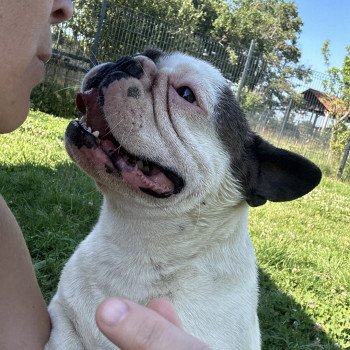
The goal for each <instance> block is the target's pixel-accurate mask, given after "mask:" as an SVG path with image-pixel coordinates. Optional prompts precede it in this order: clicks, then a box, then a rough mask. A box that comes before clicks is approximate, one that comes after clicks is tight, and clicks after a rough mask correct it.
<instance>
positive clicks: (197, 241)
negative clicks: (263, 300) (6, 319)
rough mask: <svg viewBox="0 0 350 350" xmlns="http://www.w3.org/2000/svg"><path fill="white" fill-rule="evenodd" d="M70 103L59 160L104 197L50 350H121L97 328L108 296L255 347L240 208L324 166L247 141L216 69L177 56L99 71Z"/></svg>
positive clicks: (249, 261)
mask: <svg viewBox="0 0 350 350" xmlns="http://www.w3.org/2000/svg"><path fill="white" fill-rule="evenodd" d="M77 106H78V109H79V110H80V111H81V112H82V113H83V116H82V118H81V119H80V120H78V121H77V120H76V121H72V122H70V124H69V125H68V127H67V130H66V134H65V145H66V149H67V151H68V154H69V155H70V157H71V158H72V160H73V161H74V162H75V163H76V164H77V165H78V166H79V167H80V168H81V169H83V171H85V172H86V173H87V174H88V175H89V176H91V177H92V178H93V179H94V180H95V182H96V185H97V187H98V188H99V190H100V191H101V192H102V193H103V197H104V199H103V204H102V208H101V211H100V216H99V219H98V222H97V223H96V225H95V227H94V228H93V230H92V232H91V233H90V234H89V235H88V236H87V237H86V239H85V240H84V241H83V242H82V243H80V245H79V246H78V248H77V249H76V251H75V253H74V254H73V255H72V257H71V258H70V259H69V261H68V262H67V264H66V265H65V267H64V269H63V272H62V275H61V278H60V282H59V285H58V290H57V293H56V294H55V296H54V297H53V299H52V301H51V303H50V305H49V312H50V315H51V319H52V326H53V328H52V333H51V336H50V339H49V342H48V343H47V345H46V348H45V349H46V350H56V349H64V350H80V349H81V350H82V349H86V350H92V349H93V350H96V349H103V350H112V349H116V346H114V345H113V344H112V343H111V342H110V341H109V340H108V339H107V338H105V337H104V336H103V335H102V333H101V332H100V331H99V330H98V328H97V326H96V324H95V311H96V308H97V306H98V304H99V303H101V302H102V301H103V300H104V299H105V298H107V297H110V296H121V297H126V298H129V299H131V300H133V301H135V302H137V303H140V304H147V302H148V301H149V300H150V299H152V298H154V297H166V298H168V299H169V300H170V301H171V302H172V303H173V304H174V305H175V308H176V310H177V312H178V314H179V316H180V319H181V320H182V322H183V327H184V329H185V330H186V331H187V332H188V333H190V334H192V335H193V336H195V337H197V338H199V339H201V340H202V341H204V342H205V343H206V344H208V345H209V346H210V347H211V348H212V349H214V350H215V349H216V350H238V349H239V350H257V349H260V348H261V345H260V331H259V321H258V317H257V305H258V274H257V266H256V259H255V254H254V249H253V246H252V243H251V240H250V237H249V234H248V229H247V223H248V208H249V206H252V207H255V206H259V205H262V204H264V203H266V201H268V200H269V201H275V202H279V201H289V200H293V199H295V198H298V197H300V196H303V195H305V194H306V193H308V192H309V191H311V190H312V189H313V188H314V187H315V186H317V184H318V183H319V181H320V179H321V172H320V170H319V168H318V167H317V166H316V165H315V164H313V163H312V162H310V161H309V160H307V159H305V158H303V157H301V156H299V155H296V154H294V153H291V152H289V151H286V150H283V149H279V148H276V147H274V146H273V145H271V144H269V143H268V142H267V141H265V140H264V139H262V138H261V137H260V136H258V135H256V134H255V133H254V132H252V130H251V129H250V127H249V125H248V122H247V120H246V118H245V115H244V113H243V111H242V109H241V108H240V107H239V105H238V103H237V102H236V100H235V98H234V96H233V94H232V91H231V90H230V88H229V86H228V84H227V81H226V80H225V78H224V77H223V75H222V74H221V73H220V72H219V70H218V69H216V68H215V67H213V66H212V65H210V64H209V63H206V62H204V61H202V60H199V59H197V58H194V57H191V56H188V55H185V54H183V53H179V52H173V53H165V52H162V51H159V50H155V49H149V50H146V51H145V52H144V53H143V54H138V55H135V56H132V57H123V58H121V59H120V60H118V61H116V62H110V63H105V64H101V65H98V66H96V67H94V68H93V69H92V70H91V71H90V72H89V73H88V74H87V75H86V77H85V78H84V80H83V83H82V87H81V92H80V93H79V94H78V96H77Z"/></svg>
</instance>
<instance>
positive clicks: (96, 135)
mask: <svg viewBox="0 0 350 350" xmlns="http://www.w3.org/2000/svg"><path fill="white" fill-rule="evenodd" d="M92 135H94V136H95V137H96V138H98V137H99V136H100V132H99V131H98V130H96V131H94V132H93V133H92Z"/></svg>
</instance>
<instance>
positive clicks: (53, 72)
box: [32, 2, 350, 179]
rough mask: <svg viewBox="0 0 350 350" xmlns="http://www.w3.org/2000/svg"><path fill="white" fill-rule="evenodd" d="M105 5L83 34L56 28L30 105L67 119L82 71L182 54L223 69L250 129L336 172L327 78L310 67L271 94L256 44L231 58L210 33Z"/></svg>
mask: <svg viewBox="0 0 350 350" xmlns="http://www.w3.org/2000/svg"><path fill="white" fill-rule="evenodd" d="M106 4H107V2H103V5H104V6H105V7H101V5H100V6H99V7H98V6H97V7H96V9H94V11H95V12H94V14H92V19H91V20H92V22H91V24H90V26H91V28H93V29H92V30H89V31H88V30H87V31H85V33H84V34H82V33H81V31H80V28H79V24H78V25H77V23H73V22H68V23H66V24H64V25H60V26H58V27H56V28H55V29H54V33H53V44H54V50H53V58H52V59H51V61H50V63H49V64H48V67H47V76H46V80H45V82H44V83H43V84H42V85H41V86H39V87H38V88H37V89H36V90H35V91H34V93H33V95H32V105H33V107H34V108H36V109H40V110H42V111H44V112H48V113H52V114H55V115H61V116H68V117H73V116H75V115H76V114H77V111H76V109H75V104H74V101H75V93H76V91H77V90H78V88H79V85H80V82H81V81H82V78H83V76H84V74H85V73H86V72H87V71H88V70H89V69H90V68H91V67H93V66H94V65H96V64H97V63H99V62H105V61H115V60H117V59H118V58H119V57H121V56H124V55H134V54H135V53H139V52H142V51H143V50H144V49H145V48H148V47H156V48H159V49H162V50H164V51H168V52H169V51H183V52H185V53H187V54H190V55H193V56H195V57H198V58H201V59H203V60H206V61H208V62H210V63H212V64H214V65H215V66H216V67H218V68H219V69H220V70H221V72H222V73H223V74H224V76H225V77H226V79H227V80H228V82H229V83H230V85H231V88H232V93H233V94H235V95H236V96H237V95H238V96H237V97H238V99H239V100H240V102H241V104H242V106H243V108H244V109H245V111H246V114H247V117H248V119H249V121H250V124H251V126H252V128H253V130H255V131H256V132H258V133H260V134H261V135H262V136H264V137H265V138H267V139H268V140H270V141H271V142H273V143H274V144H277V145H278V146H280V147H284V148H287V149H290V150H293V151H295V152H297V153H300V154H302V155H304V156H306V157H308V158H310V159H312V160H313V161H315V162H316V163H317V164H319V165H320V166H321V167H322V169H323V171H324V172H325V173H328V174H331V175H336V174H337V172H338V170H339V166H340V162H341V159H342V157H343V155H344V148H346V143H344V145H343V149H341V147H340V149H338V150H334V149H333V148H332V147H331V143H330V140H331V136H332V131H333V126H334V122H335V121H334V118H332V117H331V115H330V113H329V111H328V109H327V103H326V102H325V98H324V96H325V94H324V93H323V92H322V90H323V87H324V82H325V81H327V79H328V76H327V75H325V74H321V73H318V72H312V71H310V72H309V73H308V74H307V75H306V76H305V77H304V79H300V78H299V79H297V78H295V77H289V78H288V79H285V80H283V84H284V85H286V84H287V85H288V89H285V91H287V92H284V93H276V91H278V89H276V81H277V79H278V78H279V77H277V78H276V76H275V77H274V79H271V78H268V77H267V76H266V74H264V72H266V71H267V68H268V67H267V63H266V62H264V60H263V59H262V57H260V56H259V55H258V54H257V53H254V47H253V50H250V51H249V52H246V53H244V54H240V55H232V52H230V51H228V50H227V49H226V48H225V47H224V46H223V45H221V44H220V43H218V42H216V41H215V40H213V39H212V38H205V37H200V36H195V35H193V33H186V32H184V31H183V30H180V29H178V28H174V27H173V26H171V25H169V24H168V23H166V22H165V21H160V20H159V19H155V18H152V17H149V16H145V15H144V14H142V13H140V12H137V11H134V10H132V9H125V8H120V7H113V6H112V5H109V6H106ZM111 12H113V16H111V15H109V14H110V13H111ZM253 45H254V43H253ZM251 49H252V47H251ZM349 136H350V133H349ZM344 164H345V166H344V167H343V170H342V174H341V175H342V177H343V178H345V179H350V165H349V161H348V160H345V163H344Z"/></svg>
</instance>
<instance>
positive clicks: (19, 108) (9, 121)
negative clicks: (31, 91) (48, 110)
mask: <svg viewBox="0 0 350 350" xmlns="http://www.w3.org/2000/svg"><path fill="white" fill-rule="evenodd" d="M29 106H30V101H29V96H28V97H26V98H24V99H19V100H18V102H16V103H13V104H11V105H10V106H9V108H7V109H6V110H4V111H3V112H2V114H3V115H1V116H0V134H6V133H9V132H11V131H14V130H16V129H17V128H18V127H20V126H21V125H22V124H23V123H24V121H25V120H26V118H27V116H28V114H29Z"/></svg>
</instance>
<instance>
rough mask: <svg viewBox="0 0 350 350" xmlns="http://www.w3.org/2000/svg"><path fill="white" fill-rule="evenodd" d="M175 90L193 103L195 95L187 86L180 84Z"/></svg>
mask: <svg viewBox="0 0 350 350" xmlns="http://www.w3.org/2000/svg"><path fill="white" fill-rule="evenodd" d="M176 92H177V93H178V94H179V96H181V97H182V98H184V99H185V100H186V101H188V102H189V103H194V102H195V101H196V96H195V95H194V93H193V91H192V90H191V89H190V88H189V87H188V86H181V87H180V88H178V89H176Z"/></svg>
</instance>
